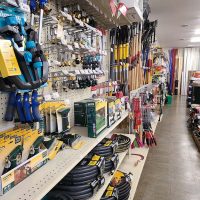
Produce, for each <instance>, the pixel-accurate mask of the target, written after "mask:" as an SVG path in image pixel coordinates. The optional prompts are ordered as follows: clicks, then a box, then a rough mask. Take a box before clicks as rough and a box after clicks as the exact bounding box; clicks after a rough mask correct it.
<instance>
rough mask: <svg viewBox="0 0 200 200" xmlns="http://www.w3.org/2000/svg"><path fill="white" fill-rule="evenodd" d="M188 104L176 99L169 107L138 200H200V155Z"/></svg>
mask: <svg viewBox="0 0 200 200" xmlns="http://www.w3.org/2000/svg"><path fill="white" fill-rule="evenodd" d="M185 102H186V98H185V97H173V104H172V105H167V106H165V109H164V116H163V119H162V122H160V123H158V126H157V129H156V132H155V133H156V137H157V141H158V146H157V147H153V148H151V149H150V151H149V155H148V158H147V161H146V163H145V166H144V170H143V173H142V176H141V179H140V182H139V185H138V188H137V191H136V194H135V198H134V200H171V199H175V200H199V199H200V190H199V187H200V154H199V152H198V150H197V148H196V146H195V143H194V141H193V139H192V136H190V133H189V131H188V129H187V125H186V120H187V115H186V103H185ZM133 177H134V176H133ZM133 179H134V178H133Z"/></svg>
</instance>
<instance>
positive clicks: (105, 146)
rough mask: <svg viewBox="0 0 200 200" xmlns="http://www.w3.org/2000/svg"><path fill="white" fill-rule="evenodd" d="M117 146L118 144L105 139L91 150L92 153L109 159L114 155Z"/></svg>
mask: <svg viewBox="0 0 200 200" xmlns="http://www.w3.org/2000/svg"><path fill="white" fill-rule="evenodd" d="M117 146H118V143H117V142H116V141H115V140H111V139H107V138H105V139H103V140H102V141H101V142H100V143H99V144H98V145H97V146H96V147H95V148H94V149H93V150H92V152H93V153H95V154H97V155H100V156H103V157H110V156H112V155H113V154H115V152H116V149H117Z"/></svg>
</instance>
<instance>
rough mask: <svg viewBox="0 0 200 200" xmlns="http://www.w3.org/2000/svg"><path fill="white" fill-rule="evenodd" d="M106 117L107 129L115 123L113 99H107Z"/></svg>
mask: <svg viewBox="0 0 200 200" xmlns="http://www.w3.org/2000/svg"><path fill="white" fill-rule="evenodd" d="M107 104H108V105H107V110H108V111H107V116H108V127H110V126H111V125H112V124H114V123H115V122H116V118H115V101H114V100H113V99H107Z"/></svg>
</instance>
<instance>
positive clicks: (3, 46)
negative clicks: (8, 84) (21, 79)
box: [0, 40, 21, 78]
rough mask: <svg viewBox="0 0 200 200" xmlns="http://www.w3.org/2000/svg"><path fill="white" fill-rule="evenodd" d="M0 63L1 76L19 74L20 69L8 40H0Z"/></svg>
mask: <svg viewBox="0 0 200 200" xmlns="http://www.w3.org/2000/svg"><path fill="white" fill-rule="evenodd" d="M0 63H1V68H0V71H1V75H2V77H3V78H5V77H8V76H18V75H21V70H20V68H19V65H18V62H17V59H16V56H15V53H14V49H13V47H12V44H11V41H10V40H0Z"/></svg>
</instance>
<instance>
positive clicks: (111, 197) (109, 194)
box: [101, 185, 118, 200]
mask: <svg viewBox="0 0 200 200" xmlns="http://www.w3.org/2000/svg"><path fill="white" fill-rule="evenodd" d="M101 200H118V191H117V189H116V188H115V187H113V186H111V185H109V186H108V187H107V189H106V191H105V192H104V194H103V196H102V197H101Z"/></svg>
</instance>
